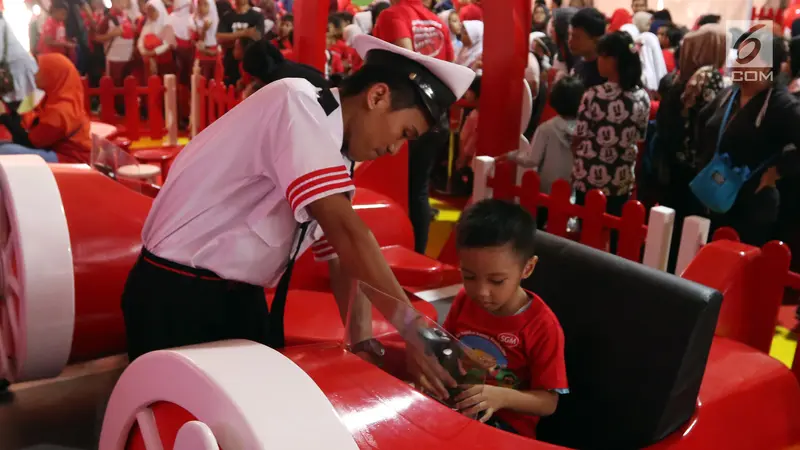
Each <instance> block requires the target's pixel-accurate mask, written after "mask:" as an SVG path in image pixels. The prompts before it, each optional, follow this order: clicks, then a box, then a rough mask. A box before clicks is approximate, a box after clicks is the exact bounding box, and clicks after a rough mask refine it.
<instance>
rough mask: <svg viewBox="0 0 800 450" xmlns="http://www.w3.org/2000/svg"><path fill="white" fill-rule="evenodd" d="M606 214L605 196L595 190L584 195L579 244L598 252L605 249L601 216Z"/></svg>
mask: <svg viewBox="0 0 800 450" xmlns="http://www.w3.org/2000/svg"><path fill="white" fill-rule="evenodd" d="M605 213H606V196H605V195H603V193H602V192H601V191H599V190H597V189H593V190H591V191H589V193H588V194H586V204H585V205H584V206H583V211H582V214H581V218H582V219H583V221H582V222H581V244H584V245H588V246H589V247H593V248H596V249H598V250H605V249H606V240H605V239H604V234H605V233H603V215H604V214H605Z"/></svg>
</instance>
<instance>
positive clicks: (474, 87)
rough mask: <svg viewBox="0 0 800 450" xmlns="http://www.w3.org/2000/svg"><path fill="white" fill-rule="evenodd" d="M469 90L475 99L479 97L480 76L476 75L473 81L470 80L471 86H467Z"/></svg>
mask: <svg viewBox="0 0 800 450" xmlns="http://www.w3.org/2000/svg"><path fill="white" fill-rule="evenodd" d="M469 90H470V91H472V92H474V93H475V97H480V96H481V76H480V75H478V76H476V77H475V79H473V80H472V84H470V85H469Z"/></svg>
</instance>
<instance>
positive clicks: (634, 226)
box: [487, 162, 647, 262]
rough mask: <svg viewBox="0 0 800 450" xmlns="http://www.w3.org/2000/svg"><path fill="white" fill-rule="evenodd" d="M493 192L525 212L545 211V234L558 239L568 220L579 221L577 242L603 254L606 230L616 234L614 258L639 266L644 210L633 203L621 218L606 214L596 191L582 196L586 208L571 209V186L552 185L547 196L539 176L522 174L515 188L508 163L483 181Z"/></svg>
mask: <svg viewBox="0 0 800 450" xmlns="http://www.w3.org/2000/svg"><path fill="white" fill-rule="evenodd" d="M487 185H488V187H491V188H492V189H493V195H492V197H493V198H496V199H501V200H513V199H514V198H515V197H518V198H519V204H520V205H522V206H523V207H525V208H526V209H527V210H528V211H532V212H536V209H537V208H539V207H545V208H547V232H548V233H551V234H555V235H557V236H561V237H569V236H567V222H568V221H569V219H570V218H571V217H578V218H580V219H581V232H580V237H579V238H578V241H579V242H580V243H582V244H584V245H588V246H590V247H594V248H596V249H599V250H606V247H607V244H608V235H609V231H610V230H617V231H618V233H619V240H618V243H617V255H618V256H620V257H623V258H625V259H629V260H631V261H636V262H641V259H642V248H643V246H644V242H645V238H646V237H647V225H645V220H646V216H647V213H646V210H645V207H644V205H642V204H641V203H640V202H638V201H636V200H630V201H628V202H627V203H626V204H625V206H624V207H623V209H622V217H615V216H612V215H611V214H608V213H606V197H605V195H603V193H602V192H601V191H599V190H593V191H591V192H589V193H588V194H587V195H586V204H585V205H583V206H580V205H573V204H572V203H571V202H570V197H571V195H572V186H570V184H569V182H568V181H566V180H558V181H556V182H555V183H553V186H552V188H551V193H550V194H549V195H548V194H544V193H542V192H540V191H539V174H538V173H536V172H534V171H529V172H527V173H525V175H524V176H523V177H522V183H521V185H519V186H517V184H516V166H515V165H514V164H513V163H510V162H502V163H499V164H496V165H495V169H494V176H493V177H491V178H489V179H488V180H487Z"/></svg>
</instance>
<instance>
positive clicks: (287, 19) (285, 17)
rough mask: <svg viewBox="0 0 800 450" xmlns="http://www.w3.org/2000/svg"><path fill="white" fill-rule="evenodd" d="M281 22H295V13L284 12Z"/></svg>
mask: <svg viewBox="0 0 800 450" xmlns="http://www.w3.org/2000/svg"><path fill="white" fill-rule="evenodd" d="M281 22H289V23H294V14H284V15H283V17H281Z"/></svg>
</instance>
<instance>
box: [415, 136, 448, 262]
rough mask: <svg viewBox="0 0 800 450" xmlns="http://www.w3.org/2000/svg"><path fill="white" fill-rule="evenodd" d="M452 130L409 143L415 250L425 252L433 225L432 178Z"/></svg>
mask: <svg viewBox="0 0 800 450" xmlns="http://www.w3.org/2000/svg"><path fill="white" fill-rule="evenodd" d="M449 138H450V132H449V130H439V131H432V132H430V133H426V134H424V135H422V137H421V138H420V139H418V140H416V141H409V143H408V217H409V218H410V219H411V226H412V227H413V228H414V251H416V252H417V253H423V254H424V253H425V248H426V247H427V246H428V230H429V228H430V226H431V205H430V198H429V189H430V186H429V182H430V178H431V171H432V170H433V166H434V164H435V161H436V153H437V151H438V150H439V149H440V148H441V147H442V146H444V145H447V142H448V139H449Z"/></svg>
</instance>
